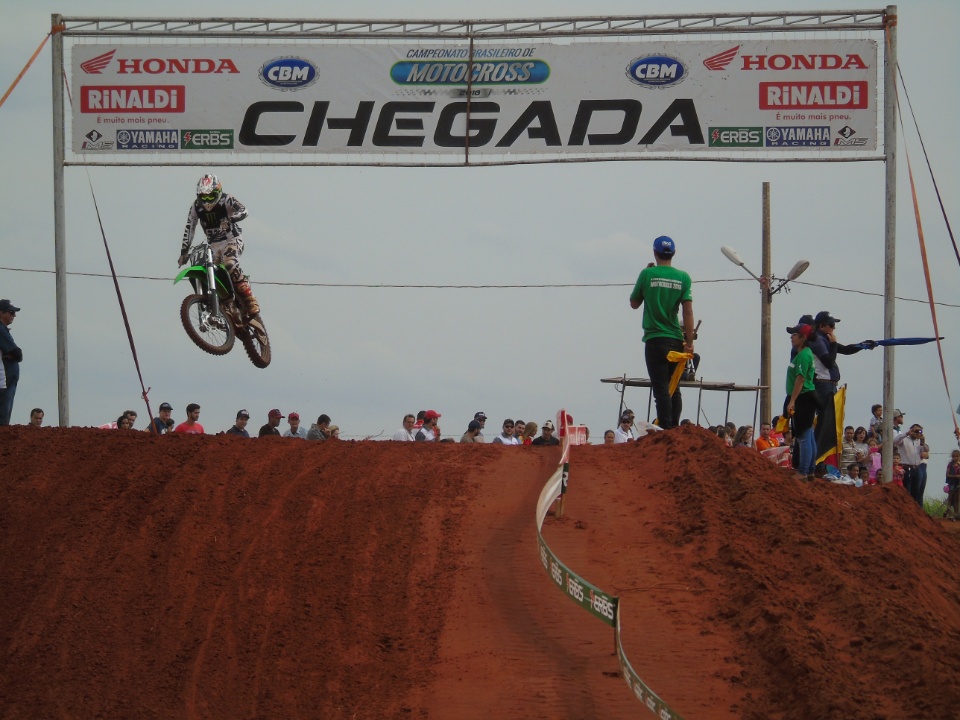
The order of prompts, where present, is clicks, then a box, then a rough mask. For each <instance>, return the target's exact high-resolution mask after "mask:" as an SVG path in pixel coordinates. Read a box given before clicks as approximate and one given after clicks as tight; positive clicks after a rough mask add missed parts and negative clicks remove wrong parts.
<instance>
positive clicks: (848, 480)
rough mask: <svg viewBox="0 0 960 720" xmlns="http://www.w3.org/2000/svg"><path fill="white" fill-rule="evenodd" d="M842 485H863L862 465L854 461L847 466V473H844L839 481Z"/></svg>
mask: <svg viewBox="0 0 960 720" xmlns="http://www.w3.org/2000/svg"><path fill="white" fill-rule="evenodd" d="M837 482H839V483H840V484H841V485H853V486H855V487H860V486H861V485H863V480H861V479H860V465H859V464H857V463H855V462H852V463H850V464H849V465H848V466H847V474H846V475H842V476H841V477H840V479H839V480H838V481H837Z"/></svg>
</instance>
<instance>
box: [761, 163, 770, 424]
mask: <svg viewBox="0 0 960 720" xmlns="http://www.w3.org/2000/svg"><path fill="white" fill-rule="evenodd" d="M760 264H761V268H760V277H761V278H763V279H764V282H761V283H760V385H761V386H762V388H761V390H760V422H770V419H771V418H772V417H773V412H772V408H771V405H772V403H771V394H770V393H771V386H770V379H771V369H770V368H771V359H770V358H771V355H772V354H773V348H772V345H771V339H770V310H771V304H772V303H773V295H772V294H771V292H770V272H771V270H770V266H771V259H770V183H768V182H765V183H764V184H763V245H762V249H761V260H760Z"/></svg>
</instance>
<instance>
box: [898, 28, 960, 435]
mask: <svg viewBox="0 0 960 720" xmlns="http://www.w3.org/2000/svg"><path fill="white" fill-rule="evenodd" d="M885 35H886V41H887V52H888V53H889V52H890V49H891V48H890V32H889V28H888V29H887V31H886V32H885ZM898 65H899V63H898ZM901 81H902V78H901ZM904 90H906V88H904ZM893 91H894V102H895V103H896V108H897V116H898V117H899V118H900V127H901V128H902V129H905V125H904V123H903V113H902V111H901V108H900V92H899V90H898V89H897V83H896V77H895V78H894V83H893ZM903 152H904V155H906V157H907V174H908V176H909V178H910V194H911V196H912V197H913V216H914V218H915V219H916V221H917V240H918V241H919V243H920V260H921V262H922V263H923V277H924V281H925V282H926V286H927V301H928V303H929V305H930V317H931V319H932V320H933V334H934V336H935V337H936V339H937V355H938V356H939V359H940V373H941V374H942V375H943V388H944V390H946V393H947V404H948V405H949V406H950V419H951V420H952V421H953V434H954V435H955V436H956V438H957V443H958V445H960V425H958V424H957V416H956V415H955V414H954V412H953V398H952V397H951V396H950V383H949V382H948V380H947V365H946V363H945V362H944V359H943V345H942V344H941V343H940V325H939V322H938V321H937V308H936V304H935V303H934V301H933V283H932V282H931V281H930V263H929V262H928V261H927V244H926V242H925V241H924V238H923V223H922V222H921V219H920V201H919V199H918V198H917V185H916V183H915V182H914V179H913V164H912V163H911V162H910V149H909V148H908V147H907V143H906V138H904V143H903Z"/></svg>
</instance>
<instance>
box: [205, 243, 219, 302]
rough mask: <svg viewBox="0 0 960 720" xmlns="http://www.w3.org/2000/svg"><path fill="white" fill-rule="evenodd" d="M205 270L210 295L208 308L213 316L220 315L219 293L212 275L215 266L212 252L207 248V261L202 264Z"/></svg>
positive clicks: (214, 276) (214, 277) (215, 279)
mask: <svg viewBox="0 0 960 720" xmlns="http://www.w3.org/2000/svg"><path fill="white" fill-rule="evenodd" d="M204 267H206V268H207V291H208V292H209V293H210V296H211V297H210V307H211V309H212V310H213V316H214V317H218V316H219V315H220V293H218V292H217V278H216V275H215V274H214V269H215V268H216V266H215V265H214V264H213V250H211V249H210V247H209V246H207V261H206V262H205V263H204Z"/></svg>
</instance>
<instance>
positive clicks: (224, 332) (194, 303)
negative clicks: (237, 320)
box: [180, 295, 269, 362]
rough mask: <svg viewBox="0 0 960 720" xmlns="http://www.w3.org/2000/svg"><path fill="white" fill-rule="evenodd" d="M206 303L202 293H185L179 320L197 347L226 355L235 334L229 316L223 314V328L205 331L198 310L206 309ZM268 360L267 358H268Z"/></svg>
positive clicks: (215, 353)
mask: <svg viewBox="0 0 960 720" xmlns="http://www.w3.org/2000/svg"><path fill="white" fill-rule="evenodd" d="M207 309H208V308H207V303H206V300H205V298H204V296H203V295H187V296H186V297H185V298H184V299H183V303H182V304H181V305H180V321H181V322H182V323H183V329H184V330H186V331H187V335H189V336H190V339H191V340H193V342H194V343H195V344H196V346H197V347H198V348H200V349H201V350H203V351H204V352H207V353H210V354H211V355H226V354H227V353H228V352H230V351H231V350H232V349H233V344H234V342H235V341H236V334H235V333H234V330H233V323H232V322H231V321H230V318H228V317H226V316H225V315H224V314H223V310H222V309H221V312H220V317H221V318H222V320H223V328H215V327H210V328H208V329H207V330H206V331H203V330H201V329H200V312H201V311H206V310H207ZM248 352H249V351H248ZM268 362H269V360H268Z"/></svg>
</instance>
